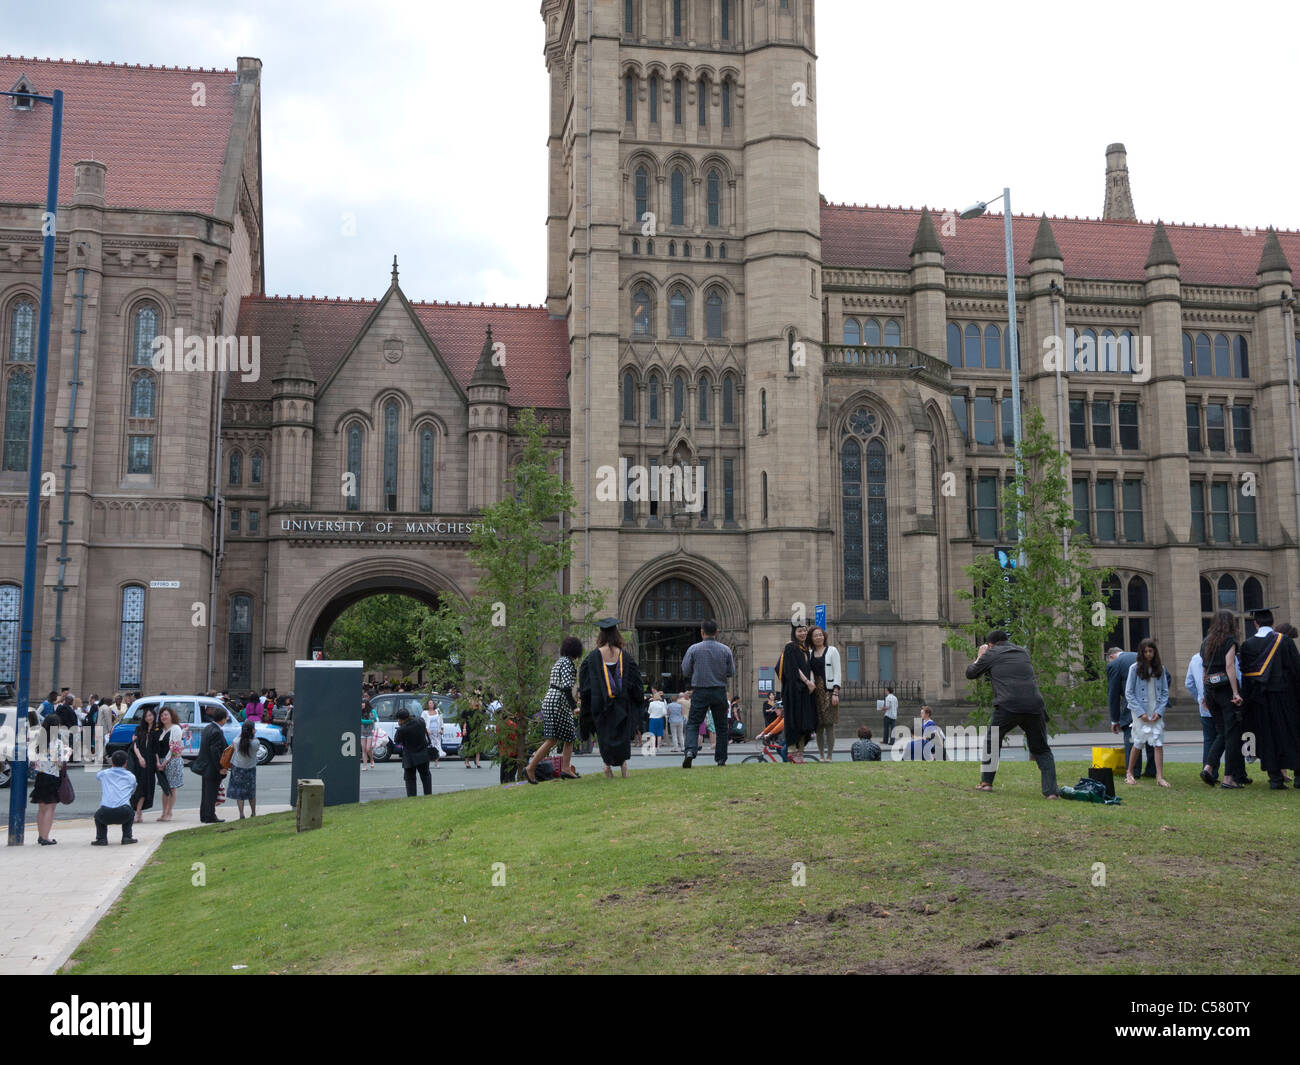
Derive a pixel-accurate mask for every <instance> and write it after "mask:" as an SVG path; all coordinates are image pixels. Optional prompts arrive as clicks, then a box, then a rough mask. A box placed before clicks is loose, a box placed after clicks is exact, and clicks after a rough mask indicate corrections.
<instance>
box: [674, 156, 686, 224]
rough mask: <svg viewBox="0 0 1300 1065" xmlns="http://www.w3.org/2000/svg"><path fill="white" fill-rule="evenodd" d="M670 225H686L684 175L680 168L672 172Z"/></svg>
mask: <svg viewBox="0 0 1300 1065" xmlns="http://www.w3.org/2000/svg"><path fill="white" fill-rule="evenodd" d="M672 224H673V225H675V226H684V225H685V224H686V174H685V173H684V172H683V170H682V169H681V167H677V168H676V169H675V170H674V171H673V177H672Z"/></svg>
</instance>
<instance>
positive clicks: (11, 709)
mask: <svg viewBox="0 0 1300 1065" xmlns="http://www.w3.org/2000/svg"><path fill="white" fill-rule="evenodd" d="M17 712H18V707H16V706H0V788H7V787H9V781H10V780H12V779H13V775H14V771H13V767H12V766H11V765H10V764H9V763H10V761H11V760H12V759H13V756H14V744H15V742H16V740H15V738H14V721H15V718H16V715H17Z"/></svg>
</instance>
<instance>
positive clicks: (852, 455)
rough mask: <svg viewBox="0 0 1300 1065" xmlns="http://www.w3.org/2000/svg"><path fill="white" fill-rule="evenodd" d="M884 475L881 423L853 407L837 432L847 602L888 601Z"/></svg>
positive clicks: (887, 523)
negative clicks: (838, 434) (838, 433)
mask: <svg viewBox="0 0 1300 1065" xmlns="http://www.w3.org/2000/svg"><path fill="white" fill-rule="evenodd" d="M887 473H888V465H887V461H886V455H885V439H884V426H883V423H882V422H881V420H880V419H879V418H878V417H877V415H876V414H875V413H874V412H873V411H870V410H868V409H867V408H866V407H858V408H857V409H856V410H855V411H854V412H853V413H852V414H851V415H850V416H849V419H848V421H847V422H846V423H845V425H844V428H843V429H842V430H841V432H840V497H841V511H842V515H843V524H844V549H843V550H844V598H845V599H846V600H847V601H849V602H863V603H865V602H867V601H876V602H880V601H883V600H887V599H889V521H888V507H887V480H886V478H887Z"/></svg>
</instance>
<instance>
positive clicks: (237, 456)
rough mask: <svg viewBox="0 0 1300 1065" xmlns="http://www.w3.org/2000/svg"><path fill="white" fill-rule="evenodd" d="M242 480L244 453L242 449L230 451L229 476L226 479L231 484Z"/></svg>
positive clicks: (237, 483) (239, 482)
mask: <svg viewBox="0 0 1300 1065" xmlns="http://www.w3.org/2000/svg"><path fill="white" fill-rule="evenodd" d="M243 480H244V453H243V452H242V451H238V450H235V451H231V452H230V476H229V477H228V478H227V481H228V482H229V483H230V484H232V485H239V484H242V483H243Z"/></svg>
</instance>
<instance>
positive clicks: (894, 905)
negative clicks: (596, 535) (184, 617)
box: [69, 762, 1300, 973]
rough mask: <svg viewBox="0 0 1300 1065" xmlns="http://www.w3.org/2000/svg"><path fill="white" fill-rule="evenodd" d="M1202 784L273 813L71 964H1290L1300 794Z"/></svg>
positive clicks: (158, 864) (182, 864)
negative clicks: (1086, 794)
mask: <svg viewBox="0 0 1300 1065" xmlns="http://www.w3.org/2000/svg"><path fill="white" fill-rule="evenodd" d="M1059 770H1060V776H1061V781H1062V782H1063V783H1073V782H1074V781H1075V780H1076V779H1078V777H1079V776H1080V775H1082V774H1083V773H1084V772H1085V769H1084V767H1083V765H1082V763H1064V764H1062V765H1060V766H1059ZM1195 774H1196V767H1195V766H1191V765H1174V766H1172V767H1170V779H1171V781H1172V783H1173V784H1174V788H1173V789H1172V790H1165V789H1160V788H1157V787H1155V786H1154V783H1153V782H1144V783H1143V784H1141V785H1140V786H1137V787H1124V786H1123V785H1120V789H1121V794H1122V796H1123V798H1124V805H1122V806H1119V807H1104V806H1096V805H1091V804H1085V803H1079V802H1070V801H1066V800H1061V801H1057V802H1047V801H1045V800H1043V799H1042V798H1041V796H1039V794H1038V775H1037V769H1036V768H1035V767H1034V766H1033V765H1032V764H1028V763H1006V762H1004V763H1003V764H1002V766H1001V768H1000V771H999V773H998V790H997V791H995V792H994V793H993V794H989V795H986V794H980V793H977V792H975V791H974V790H973V785H974V784H975V782H976V779H977V767H976V766H974V765H970V764H952V763H907V762H904V763H892V762H885V763H850V762H844V763H836V764H833V765H807V766H802V767H800V766H792V765H790V766H787V765H761V766H754V765H751V766H728V767H727V768H726V769H725V770H718V769H715V768H714V767H713V766H712V765H710V764H708V763H701V764H698V765H697V767H696V768H695V769H693V770H691V771H690V772H689V773H686V772H682V771H680V770H676V769H670V770H662V769H658V770H654V771H643V772H636V773H633V775H632V776H631V778H630V779H628V780H626V781H619V780H614V781H606V780H604V779H603V778H601V777H598V776H588V777H584V778H583V779H582V780H580V781H561V782H554V783H547V784H544V785H542V786H539V787H528V786H525V787H516V788H505V789H493V790H483V791H472V792H465V793H461V794H455V795H447V796H436V797H433V798H420V799H407V800H393V801H388V802H375V803H367V804H366V805H364V806H355V807H347V808H332V809H328V810H326V812H325V827H324V828H323V829H321V830H320V831H317V832H308V833H303V834H302V835H299V834H297V833H296V832H295V831H294V817H293V815H292V814H280V815H276V816H272V817H266V818H261V817H259V818H257V819H256V820H252V821H245V822H242V823H235V824H228V825H225V826H222V827H210V828H202V829H196V830H193V831H185V832H178V833H174V834H172V835H170V836H168V837H167V838H166V840H165V841H164V842H163V844H162V846H161V848H160V849H159V850H158V852H157V854H156V855H155V856H154V858H153V860H152V861H151V862H150V863H149V865H148V866H146V867H145V868H144V869H143V870H141V872H140V873H139V875H138V876H137V877H136V878H135V880H134V882H133V883H132V884H130V885H129V886H128V887H127V889H126V891H125V892H124V894H123V896H122V898H121V899H120V900H119V901H118V903H117V904H116V905H115V906H114V907H113V908H112V910H111V911H110V912H109V913H108V914H107V915H106V916H105V917H104V919H103V920H102V921H101V922H100V923H99V926H98V927H97V928H96V929H95V931H94V932H93V933H92V934H91V936H90V937H89V938H88V939H87V940H86V942H85V943H83V944H82V945H81V947H79V948H78V949H77V951H76V952H75V953H74V954H73V960H72V961H71V962H70V963H69V967H70V968H71V969H73V970H75V971H76V972H77V973H89V972H93V973H173V972H179V973H188V972H205V973H207V972H215V973H221V972H231V971H232V970H233V969H234V967H235V966H246V967H247V968H246V969H242V970H241V971H244V972H252V973H263V972H323V973H353V972H358V973H372V972H382V973H389V972H394V973H395V972H542V971H561V972H564V971H574V972H718V971H726V972H890V973H932V972H935V973H937V972H1032V973H1037V972H1049V973H1057V972H1064V973H1082V972H1085V971H1094V972H1102V971H1105V972H1207V973H1209V972H1285V971H1292V970H1294V969H1295V966H1296V962H1295V959H1296V957H1297V956H1300V916H1298V915H1297V914H1296V912H1295V909H1294V907H1292V906H1290V905H1289V904H1287V900H1290V899H1293V898H1294V897H1295V893H1296V892H1295V876H1296V866H1295V861H1294V856H1295V853H1296V849H1297V848H1296V844H1297V841H1298V839H1300V827H1298V826H1300V816H1298V815H1300V793H1296V792H1292V791H1287V792H1270V791H1269V790H1268V787H1267V784H1266V782H1265V781H1264V780H1262V779H1260V780H1259V781H1258V783H1256V784H1255V785H1254V786H1253V787H1251V788H1248V789H1246V790H1244V791H1239V792H1226V791H1220V790H1211V789H1209V788H1207V787H1205V786H1204V785H1203V784H1202V783H1201V782H1200V781H1199V780H1198V779H1197V777H1196V775H1195ZM1255 775H1256V777H1257V778H1262V777H1263V773H1262V772H1257V773H1256V774H1255ZM196 862H202V863H204V865H205V867H206V886H202V887H197V886H194V885H193V883H192V878H194V877H195V876H196V874H195V873H194V872H193V871H192V868H193V865H194V863H196ZM796 862H801V863H803V865H804V870H805V872H804V876H805V879H806V882H805V883H803V884H801V885H795V884H794V883H792V880H793V879H794V878H795V873H794V871H793V866H794V863H796ZM494 863H504V877H505V883H504V885H503V886H494V885H493V882H492V881H493V877H494V869H493V866H494ZM1094 863H1104V864H1105V881H1106V882H1105V886H1094V884H1093V881H1094V878H1095V877H1096V875H1097V872H1096V870H1094ZM499 876H500V874H499V872H498V879H499Z"/></svg>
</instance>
